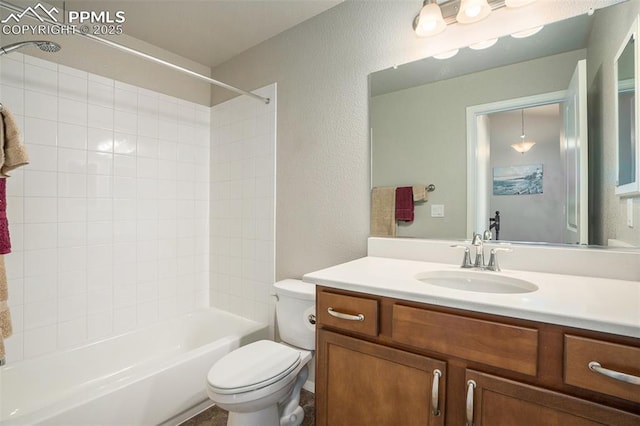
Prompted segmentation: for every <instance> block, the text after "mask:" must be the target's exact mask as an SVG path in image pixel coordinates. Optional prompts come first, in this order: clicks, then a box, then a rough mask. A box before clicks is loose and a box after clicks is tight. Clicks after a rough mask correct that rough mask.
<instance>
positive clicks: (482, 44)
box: [469, 38, 498, 50]
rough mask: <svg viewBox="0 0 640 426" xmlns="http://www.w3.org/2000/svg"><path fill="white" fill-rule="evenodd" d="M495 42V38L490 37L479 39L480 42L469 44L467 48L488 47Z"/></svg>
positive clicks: (479, 48)
mask: <svg viewBox="0 0 640 426" xmlns="http://www.w3.org/2000/svg"><path fill="white" fill-rule="evenodd" d="M497 42H498V39H497V38H492V39H490V40H485V41H481V42H480V43H475V44H470V45H469V48H470V49H473V50H482V49H488V48H490V47H491V46H493V45H494V44H496V43H497Z"/></svg>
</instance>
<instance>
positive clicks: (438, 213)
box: [431, 204, 444, 217]
mask: <svg viewBox="0 0 640 426" xmlns="http://www.w3.org/2000/svg"><path fill="white" fill-rule="evenodd" d="M431 217H444V204H433V205H431Z"/></svg>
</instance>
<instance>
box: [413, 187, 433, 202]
mask: <svg viewBox="0 0 640 426" xmlns="http://www.w3.org/2000/svg"><path fill="white" fill-rule="evenodd" d="M412 189H413V202H414V203H417V202H421V201H427V200H428V199H429V196H428V195H427V194H428V192H427V185H413V187H412Z"/></svg>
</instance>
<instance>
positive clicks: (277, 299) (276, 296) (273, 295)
mask: <svg viewBox="0 0 640 426" xmlns="http://www.w3.org/2000/svg"><path fill="white" fill-rule="evenodd" d="M269 296H271V297H274V298H275V299H276V302H279V301H280V298H279V297H278V295H277V294H275V293H271V294H270V295H269Z"/></svg>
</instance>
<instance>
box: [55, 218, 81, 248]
mask: <svg viewBox="0 0 640 426" xmlns="http://www.w3.org/2000/svg"><path fill="white" fill-rule="evenodd" d="M85 245H87V223H86V222H65V223H58V247H78V246H85Z"/></svg>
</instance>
